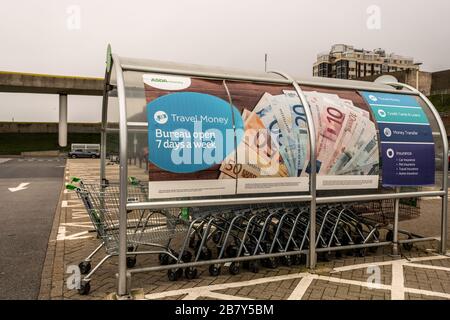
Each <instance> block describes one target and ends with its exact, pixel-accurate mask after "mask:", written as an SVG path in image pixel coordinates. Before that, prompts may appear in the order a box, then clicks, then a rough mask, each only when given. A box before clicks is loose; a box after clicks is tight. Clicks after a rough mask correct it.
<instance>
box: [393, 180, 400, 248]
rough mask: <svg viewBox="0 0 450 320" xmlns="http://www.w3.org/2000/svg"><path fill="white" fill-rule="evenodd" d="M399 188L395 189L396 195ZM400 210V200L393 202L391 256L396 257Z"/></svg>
mask: <svg viewBox="0 0 450 320" xmlns="http://www.w3.org/2000/svg"><path fill="white" fill-rule="evenodd" d="M399 190H400V188H395V193H398V192H399ZM399 209H400V199H398V198H397V199H395V200H394V228H393V230H392V232H393V233H394V234H393V237H392V255H393V256H398V213H399Z"/></svg>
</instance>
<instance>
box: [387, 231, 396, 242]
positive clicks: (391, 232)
mask: <svg viewBox="0 0 450 320" xmlns="http://www.w3.org/2000/svg"><path fill="white" fill-rule="evenodd" d="M392 240H394V232H393V231H392V230H389V231H388V233H387V234H386V241H392Z"/></svg>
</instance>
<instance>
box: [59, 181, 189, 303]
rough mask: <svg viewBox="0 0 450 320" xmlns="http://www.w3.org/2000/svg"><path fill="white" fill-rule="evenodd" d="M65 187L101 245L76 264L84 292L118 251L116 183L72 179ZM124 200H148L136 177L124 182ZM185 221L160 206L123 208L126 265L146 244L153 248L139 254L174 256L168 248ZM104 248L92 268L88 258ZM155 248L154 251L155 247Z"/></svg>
mask: <svg viewBox="0 0 450 320" xmlns="http://www.w3.org/2000/svg"><path fill="white" fill-rule="evenodd" d="M66 188H67V189H69V190H74V191H76V193H77V195H78V197H79V198H80V199H81V201H82V202H83V204H84V206H85V208H86V211H87V213H88V216H89V218H90V220H91V222H92V225H93V226H94V228H95V231H96V233H97V235H98V238H100V239H101V244H100V246H99V247H97V248H96V249H95V250H94V251H93V252H92V253H91V254H90V255H89V256H88V257H87V258H86V259H84V261H82V262H81V263H80V264H79V267H80V271H81V273H82V274H87V275H86V276H85V277H84V279H83V281H82V285H81V289H79V291H80V293H81V294H88V293H89V290H90V285H89V282H90V280H91V276H92V275H93V274H94V272H95V271H96V270H97V269H98V268H99V267H100V266H101V265H102V264H103V263H104V262H105V261H106V260H107V259H109V258H110V257H112V256H116V255H118V254H119V203H120V187H119V184H113V183H109V182H108V181H105V182H104V183H101V184H100V183H95V182H91V181H83V180H81V179H79V178H73V179H72V181H71V184H68V185H67V186H66ZM127 193H128V197H127V202H144V201H148V198H147V195H148V188H147V186H146V185H144V184H141V183H140V182H139V181H138V180H136V179H133V178H132V179H130V180H129V184H128V185H127ZM187 226H188V224H187V222H186V221H185V220H184V219H182V218H181V217H180V212H179V211H177V210H175V209H163V210H159V211H152V210H147V209H139V210H127V225H126V230H127V236H126V240H127V248H128V256H127V266H128V267H130V268H131V267H133V266H134V265H135V264H136V255H137V254H139V251H138V248H139V247H140V246H146V247H150V248H152V249H153V251H145V252H142V253H147V254H159V256H160V260H161V256H163V257H167V256H168V257H171V258H173V259H176V255H174V251H173V250H172V249H171V248H170V245H171V241H172V240H173V239H174V238H175V237H176V236H177V235H178V234H183V233H185V232H186V230H187ZM102 247H104V248H105V249H106V256H105V257H104V258H103V259H102V260H101V261H100V262H99V263H98V264H97V265H96V266H95V267H94V269H92V271H91V260H92V257H93V256H94V255H95V254H96V253H97V252H98V251H99V250H100V248H102ZM155 249H156V250H155Z"/></svg>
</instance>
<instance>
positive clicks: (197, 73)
mask: <svg viewBox="0 0 450 320" xmlns="http://www.w3.org/2000/svg"><path fill="white" fill-rule="evenodd" d="M107 60H108V64H107V69H106V74H105V83H104V94H103V106H102V108H103V109H102V131H101V169H100V179H101V181H104V179H105V178H106V176H105V166H106V135H107V133H108V132H109V131H115V132H117V129H112V128H108V126H107V115H108V92H109V91H110V90H112V89H116V90H117V96H118V104H119V143H120V146H119V148H120V149H119V150H120V152H119V157H120V165H119V180H120V204H119V235H120V240H119V265H118V287H117V294H118V296H119V297H127V296H128V293H129V289H130V288H129V287H130V282H129V280H130V278H131V275H132V274H134V273H137V272H149V271H157V270H167V269H170V268H171V266H170V265H169V266H167V265H166V266H154V267H144V268H136V269H132V270H128V269H127V264H126V257H127V241H126V237H127V229H126V228H127V210H134V209H159V208H170V207H193V206H195V207H205V206H224V205H241V204H252V203H283V202H297V203H300V202H308V203H309V205H310V221H311V223H310V225H311V228H310V230H309V237H310V238H309V239H310V241H311V243H315V237H316V230H315V221H316V205H317V204H326V203H337V202H339V203H341V202H356V201H374V200H386V199H394V201H395V202H394V203H395V205H394V208H395V219H394V227H393V230H394V237H393V240H392V241H384V242H378V243H367V244H357V245H350V246H342V247H338V248H316V247H315V246H314V245H310V246H309V249H308V250H304V251H303V252H301V253H305V254H307V256H308V260H307V265H308V267H309V268H315V265H316V255H317V253H319V252H323V251H333V250H345V249H356V248H368V247H374V246H388V245H392V249H393V254H397V252H398V251H397V246H398V244H401V243H407V242H408V243H409V242H416V241H429V240H439V241H440V245H439V252H440V253H442V254H445V253H446V249H447V247H446V243H447V223H448V221H447V219H448V218H447V204H448V185H447V184H448V182H447V177H448V157H447V154H448V141H447V133H446V130H445V127H444V124H443V122H442V120H441V118H440V117H439V114H438V112H437V110H436V109H435V107H434V106H433V104H432V103H431V102H430V101H429V100H428V99H427V97H426V96H424V95H423V94H422V93H421V92H419V91H418V90H416V89H415V88H413V87H411V86H408V85H406V84H401V83H389V84H377V83H367V82H357V81H348V80H347V81H343V80H335V79H328V78H314V79H313V80H296V79H294V78H292V77H291V76H289V75H287V74H286V73H283V72H278V71H269V72H268V73H267V74H262V75H261V74H253V75H252V74H248V73H239V72H235V71H224V70H222V69H218V70H215V69H210V70H208V69H207V68H205V67H200V66H189V65H183V66H182V67H177V65H176V64H174V67H171V66H172V65H171V64H167V63H163V62H158V61H151V60H141V62H139V60H133V59H128V58H121V57H119V56H117V55H115V54H111V52H110V50H108V57H107ZM178 66H179V65H178ZM126 71H135V72H154V73H160V74H168V75H185V76H192V77H199V78H206V79H215V80H237V81H251V82H259V83H267V84H284V85H292V86H293V88H294V89H295V91H296V92H297V95H298V96H299V98H300V100H301V102H302V104H303V107H304V110H305V113H306V118H307V125H308V134H309V148H310V151H311V152H310V153H309V154H310V163H311V167H312V168H311V174H310V175H309V186H310V187H309V194H307V195H279V196H264V197H250V196H244V197H243V196H239V197H235V198H224V199H215V198H214V199H200V198H199V199H190V200H171V201H150V202H140V203H127V175H128V159H127V157H128V150H127V138H128V136H127V134H128V127H130V126H132V125H133V124H132V123H128V122H127V121H128V120H127V99H126V94H125V80H124V72H126ZM112 75H113V76H115V82H116V83H111V76H112ZM300 85H310V86H319V87H323V88H338V89H352V90H367V91H376V92H384V93H402V94H408V95H414V96H418V97H420V98H421V99H422V100H423V101H424V102H425V104H426V106H427V107H428V108H429V110H430V111H431V114H432V115H433V116H434V118H435V120H436V122H437V125H438V127H439V134H440V136H441V138H442V143H443V167H442V175H443V179H442V186H441V189H440V190H436V191H414V192H399V190H398V189H395V190H393V191H394V192H391V193H386V194H380V193H377V194H364V195H351V196H349V195H346V196H326V197H317V196H316V170H315V168H314V167H315V164H316V161H315V158H316V154H315V152H312V151H313V150H316V142H315V139H314V137H315V128H314V122H313V119H312V114H311V110H310V107H309V105H308V101H307V100H306V98H305V95H304V94H303V92H302V89H301V87H300ZM432 196H438V197H440V198H441V200H442V207H441V210H442V211H441V235H440V237H439V238H436V237H433V238H417V239H408V240H399V239H398V211H399V202H400V199H402V198H411V197H416V198H420V197H432ZM298 253H299V252H297V251H296V252H293V253H289V252H284V253H271V254H267V255H265V256H264V257H267V258H270V257H279V256H286V255H290V254H298ZM133 254H139V252H136V253H133ZM253 258H254V257H253ZM249 259H252V257H245V256H243V257H236V258H226V259H220V260H217V259H216V260H209V261H198V262H189V263H183V264H180V265H178V266H179V267H194V266H199V265H206V264H214V263H224V262H232V261H236V262H237V261H245V260H249ZM172 267H173V266H172Z"/></svg>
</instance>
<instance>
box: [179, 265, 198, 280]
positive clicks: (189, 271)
mask: <svg viewBox="0 0 450 320" xmlns="http://www.w3.org/2000/svg"><path fill="white" fill-rule="evenodd" d="M180 270H181V269H180ZM184 275H185V277H186V278H187V279H189V280H191V279H195V278H196V277H197V269H195V268H192V267H187V268H186V269H185V270H184Z"/></svg>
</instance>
